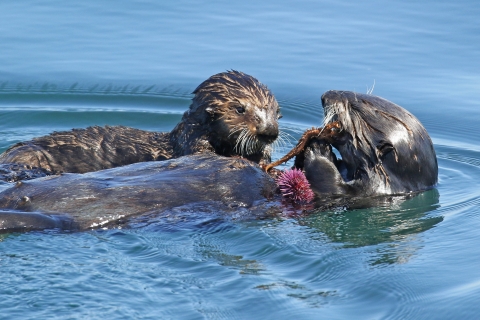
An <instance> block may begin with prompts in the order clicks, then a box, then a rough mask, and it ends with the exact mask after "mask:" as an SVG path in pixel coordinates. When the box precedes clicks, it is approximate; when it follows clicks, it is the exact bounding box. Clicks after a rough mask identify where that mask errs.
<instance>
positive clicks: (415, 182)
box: [322, 91, 438, 194]
mask: <svg viewBox="0 0 480 320" xmlns="http://www.w3.org/2000/svg"><path fill="white" fill-rule="evenodd" d="M322 105H323V108H324V112H325V120H324V121H325V124H328V123H331V122H333V121H338V122H339V123H340V124H341V128H342V129H341V131H340V132H339V133H338V135H337V136H336V138H334V139H333V141H330V143H331V145H332V146H333V147H335V148H336V149H337V150H338V151H339V152H340V154H341V156H342V161H341V163H342V168H341V169H342V170H343V172H342V176H343V179H344V180H345V182H346V183H350V184H351V185H355V184H356V185H357V186H359V187H361V188H359V189H362V188H363V190H360V192H362V193H363V192H365V193H369V194H393V193H404V192H410V191H417V190H424V189H427V188H429V187H432V186H433V185H434V184H436V182H437V176H438V165H437V158H436V155H435V150H434V148H433V144H432V141H431V140H430V137H429V135H428V133H427V131H426V130H425V128H424V127H423V126H422V124H421V123H420V121H418V119H417V118H415V117H414V116H413V115H412V114H411V113H409V112H408V111H406V110H405V109H403V108H402V107H400V106H398V105H396V104H394V103H392V102H390V101H387V100H385V99H382V98H380V97H376V96H372V95H366V94H359V93H354V92H348V91H328V92H326V93H325V94H323V96H322Z"/></svg>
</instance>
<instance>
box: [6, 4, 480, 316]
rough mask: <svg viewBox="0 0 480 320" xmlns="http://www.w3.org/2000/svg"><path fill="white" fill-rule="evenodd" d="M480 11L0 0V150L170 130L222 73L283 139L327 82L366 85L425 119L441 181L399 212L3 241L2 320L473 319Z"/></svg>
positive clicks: (479, 251) (469, 7)
mask: <svg viewBox="0 0 480 320" xmlns="http://www.w3.org/2000/svg"><path fill="white" fill-rule="evenodd" d="M479 17H480V3H478V1H472V0H470V1H467V0H460V1H451V2H446V1H433V0H429V1H390V2H383V1H374V0H370V1H361V2H353V1H338V0H335V1H297V2H291V3H287V2H285V1H263V2H258V1H250V0H244V1H241V2H231V1H230V2H226V1H205V2H198V1H175V2H171V3H160V2H157V1H152V0H145V1H116V2H106V1H91V0H86V1H81V2H76V3H73V2H72V3H68V2H65V1H58V0H50V1H43V2H41V3H40V2H38V1H17V2H13V1H10V2H6V1H5V2H2V3H1V4H0V43H1V48H0V137H1V139H0V151H4V150H5V149H6V148H7V147H8V146H10V145H11V144H13V143H15V142H18V141H22V140H26V139H30V138H32V137H35V136H39V135H44V134H48V133H50V132H52V131H55V130H57V131H58V130H67V129H70V128H74V127H85V126H89V125H95V124H97V125H104V124H112V125H113V124H123V125H129V126H134V127H137V128H142V129H148V130H157V131H169V130H171V129H172V128H173V126H174V125H175V124H176V123H177V122H178V121H179V119H180V117H181V115H182V113H183V112H184V111H185V110H186V109H187V108H188V105H189V99H190V98H191V95H190V92H192V91H193V90H194V89H195V87H196V86H197V85H198V84H199V83H200V82H201V81H203V80H205V79H206V78H208V77H209V76H210V75H212V74H215V73H218V72H222V71H225V70H227V69H236V70H240V71H243V72H245V73H248V74H251V75H253V76H255V77H257V78H258V79H259V80H260V81H261V82H263V83H265V84H267V85H268V86H269V88H270V89H271V90H272V91H273V92H274V94H275V95H276V97H277V99H278V100H279V102H280V105H281V107H282V114H283V115H284V117H283V118H282V119H281V120H280V121H281V129H282V130H283V131H285V132H287V133H290V134H291V135H293V137H294V138H298V137H299V134H300V131H302V130H304V129H307V128H310V127H312V126H318V125H319V124H320V123H321V120H322V110H321V106H320V101H319V97H320V95H321V94H322V93H323V92H325V91H326V90H329V89H342V90H355V91H359V92H366V91H367V90H369V89H371V88H373V93H374V94H376V95H379V96H382V97H384V98H386V99H388V100H391V101H394V102H395V103H397V104H399V105H401V106H403V107H405V108H406V109H408V110H409V111H411V112H412V113H413V114H415V115H416V116H417V117H418V118H419V119H420V120H421V121H422V123H423V124H424V125H425V127H426V128H427V130H428V132H429V133H430V135H431V137H432V140H433V142H434V145H435V149H436V151H437V156H438V160H439V170H440V173H439V184H438V186H437V188H436V189H434V190H431V191H428V192H426V193H424V194H422V195H421V196H419V197H416V198H413V199H410V200H408V201H405V202H399V203H395V202H394V203H392V204H390V205H385V206H383V207H377V208H371V209H365V210H349V211H344V210H337V211H334V212H323V213H318V214H314V215H311V216H309V217H306V218H302V219H284V220H267V221H253V222H238V223H234V222H222V221H209V220H208V219H207V220H206V221H205V220H204V219H203V220H200V221H196V220H195V219H193V221H190V222H188V223H179V224H176V225H162V224H155V223H153V224H151V225H148V226H144V227H139V228H134V229H124V230H121V229H113V230H95V231H89V232H81V233H72V234H70V233H56V232H51V233H48V232H31V233H26V234H9V235H2V236H1V238H0V273H1V274H2V281H1V282H0V318H1V319H15V318H22V319H40V318H44V319H46V318H48V319H76V318H81V319H84V318H92V319H99V318H104V319H132V318H138V319H142V318H145V319H147V318H150V319H169V318H170V319H179V318H182V319H202V318H205V319H237V318H238V319H251V318H256V319H268V318H269V319H287V318H292V317H295V318H298V319H476V318H477V317H478V315H479V314H480V305H479V304H478V302H479V301H480V268H479V265H480V240H479V237H478V230H479V229H480V209H479V204H480V197H479V195H480V192H479V190H480V147H479V145H478V141H479V139H480V129H479V125H478V122H479V120H480V106H479V103H478V94H479V93H480V58H479V57H480V23H479V22H478V19H479ZM291 143H294V140H292V142H291ZM285 149H288V146H286V148H285ZM284 151H285V150H281V149H277V151H276V154H275V157H279V156H280V155H281V154H283V153H284ZM3 187H5V185H3Z"/></svg>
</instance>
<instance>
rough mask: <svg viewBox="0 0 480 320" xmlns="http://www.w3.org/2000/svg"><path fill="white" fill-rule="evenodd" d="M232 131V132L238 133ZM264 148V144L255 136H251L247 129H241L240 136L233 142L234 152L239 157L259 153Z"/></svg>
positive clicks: (236, 130) (235, 130)
mask: <svg viewBox="0 0 480 320" xmlns="http://www.w3.org/2000/svg"><path fill="white" fill-rule="evenodd" d="M238 131H239V130H238V129H234V132H238ZM264 148H265V144H264V143H262V142H261V141H260V140H258V138H257V136H255V135H254V134H252V133H251V132H250V130H248V128H247V127H245V128H243V129H241V132H240V134H239V135H238V138H237V140H236V142H235V147H234V150H235V151H236V152H237V153H238V154H240V155H251V154H254V153H258V152H261V151H262V150H263V149H264Z"/></svg>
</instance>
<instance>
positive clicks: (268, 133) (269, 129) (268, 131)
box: [257, 123, 278, 143]
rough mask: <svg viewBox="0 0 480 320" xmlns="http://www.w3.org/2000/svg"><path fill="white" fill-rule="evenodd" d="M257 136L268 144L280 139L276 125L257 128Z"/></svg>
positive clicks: (268, 124)
mask: <svg viewBox="0 0 480 320" xmlns="http://www.w3.org/2000/svg"><path fill="white" fill-rule="evenodd" d="M257 136H258V137H259V138H260V139H261V140H263V141H265V142H267V143H271V142H273V141H275V139H277V138H278V125H277V124H276V123H267V124H265V125H264V126H261V127H260V128H257Z"/></svg>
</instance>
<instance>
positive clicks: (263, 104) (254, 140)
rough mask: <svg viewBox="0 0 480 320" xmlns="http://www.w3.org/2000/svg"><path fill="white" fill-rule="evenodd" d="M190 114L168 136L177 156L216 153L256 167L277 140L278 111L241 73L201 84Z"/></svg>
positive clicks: (251, 79) (261, 89) (263, 89)
mask: <svg viewBox="0 0 480 320" xmlns="http://www.w3.org/2000/svg"><path fill="white" fill-rule="evenodd" d="M193 93H194V94H195V96H194V98H193V101H192V104H191V106H190V109H189V110H188V111H187V112H185V114H184V115H183V118H182V122H180V123H179V124H178V125H177V127H176V128H175V129H174V130H173V131H172V139H173V142H174V143H176V146H175V148H176V153H177V154H178V155H186V154H192V153H198V152H203V151H205V150H210V151H214V152H215V153H217V154H220V155H224V156H242V157H245V158H247V159H250V160H252V161H255V162H260V161H262V162H269V161H270V152H271V150H270V144H271V143H272V142H273V141H275V139H277V137H278V133H279V131H278V119H279V118H280V108H279V106H278V103H277V101H276V99H275V97H274V96H273V94H272V93H271V92H270V90H269V89H268V88H267V87H266V86H265V85H263V84H261V83H260V82H259V81H258V80H257V79H255V78H254V77H252V76H249V75H247V74H244V73H242V72H239V71H234V70H232V71H228V72H222V73H219V74H216V75H213V76H211V77H210V78H208V79H207V80H205V81H204V82H202V83H201V84H200V85H199V86H198V87H197V88H196V89H195V91H194V92H193Z"/></svg>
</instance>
